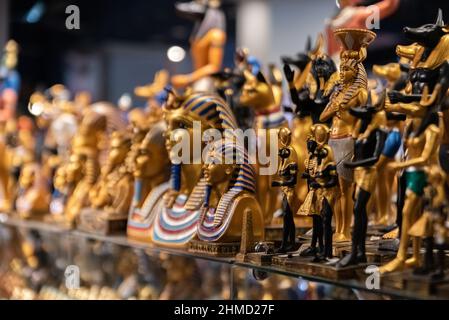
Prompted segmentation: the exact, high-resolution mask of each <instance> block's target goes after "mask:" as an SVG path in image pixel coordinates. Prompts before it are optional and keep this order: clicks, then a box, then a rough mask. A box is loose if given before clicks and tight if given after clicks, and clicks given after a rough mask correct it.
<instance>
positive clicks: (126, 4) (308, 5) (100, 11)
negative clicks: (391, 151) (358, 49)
mask: <svg viewBox="0 0 449 320" xmlns="http://www.w3.org/2000/svg"><path fill="white" fill-rule="evenodd" d="M175 2H176V1H174V0H114V1H107V0H90V1H88V0H70V1H69V0H14V1H12V0H0V44H1V45H2V46H3V44H4V43H5V42H6V40H7V39H9V38H12V39H15V40H16V41H17V42H18V43H19V45H20V56H19V67H18V70H19V72H20V74H21V76H22V90H21V93H20V102H19V107H18V111H19V113H25V112H26V110H27V108H26V105H27V103H28V99H29V96H30V94H31V93H32V92H34V91H35V90H36V89H45V88H47V87H49V86H51V85H53V84H55V83H64V84H66V85H67V87H68V88H69V89H70V90H71V91H72V92H77V91H80V90H88V91H90V92H91V94H92V96H93V99H94V100H109V101H112V102H116V101H117V99H118V98H119V97H120V96H121V95H122V94H123V93H126V92H129V93H131V92H132V91H133V88H134V87H135V86H137V85H142V84H145V83H148V82H150V81H151V80H152V78H153V75H154V73H155V72H156V71H157V70H159V69H161V68H166V69H168V70H169V71H170V73H171V74H173V73H183V72H189V71H190V70H191V68H192V67H191V61H190V59H189V54H188V49H189V35H190V32H191V30H192V27H193V26H192V23H190V22H189V21H186V20H184V19H182V18H180V17H178V16H177V15H176V13H175V10H174V3H175ZM222 2H223V3H222V6H223V8H224V11H225V13H226V17H227V33H228V41H227V44H226V55H225V60H224V65H225V66H232V65H233V55H234V51H235V49H236V47H240V46H243V47H248V48H249V49H250V52H251V54H252V55H254V56H256V57H258V58H259V59H260V60H261V61H262V62H263V63H264V64H267V63H271V62H273V63H276V64H278V65H280V59H279V57H280V56H281V55H294V54H296V53H297V52H299V51H303V50H304V47H305V43H306V40H307V37H308V36H312V37H313V38H316V35H317V34H318V33H319V32H322V31H323V30H324V23H325V21H326V19H329V18H331V17H333V16H334V15H335V14H336V13H337V12H338V7H337V4H336V1H335V0H320V1H316V0H223V1H222ZM375 2H377V1H361V3H360V4H359V5H367V4H371V3H375ZM69 5H77V6H78V7H79V8H80V17H81V24H80V30H68V29H66V26H65V21H66V18H67V16H68V14H66V13H65V10H66V7H67V6H69ZM438 8H442V9H443V12H444V13H445V14H446V16H447V19H449V1H448V0H432V1H429V0H401V1H400V5H399V8H398V10H397V11H396V12H395V13H394V14H393V15H392V16H390V17H388V18H386V19H384V20H382V21H381V24H380V30H376V32H377V33H378V39H377V40H376V41H375V42H374V43H373V45H372V46H371V47H370V50H369V55H368V57H369V58H368V60H367V64H368V65H372V64H373V63H386V62H389V61H392V60H395V59H396V58H395V54H394V47H395V45H396V44H397V43H407V40H406V39H403V37H402V28H403V27H404V26H419V25H422V24H424V23H430V22H434V20H435V18H436V14H437V9H438ZM172 46H179V47H181V48H183V49H184V50H186V51H187V54H186V57H185V59H183V60H182V61H179V62H173V61H170V59H168V57H167V50H168V49H169V48H171V47H172ZM142 103H143V102H142ZM137 104H138V103H137Z"/></svg>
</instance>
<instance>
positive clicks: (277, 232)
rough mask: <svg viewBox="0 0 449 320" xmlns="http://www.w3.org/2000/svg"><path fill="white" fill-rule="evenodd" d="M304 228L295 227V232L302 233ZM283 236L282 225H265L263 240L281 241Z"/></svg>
mask: <svg viewBox="0 0 449 320" xmlns="http://www.w3.org/2000/svg"><path fill="white" fill-rule="evenodd" d="M303 233H304V228H300V227H296V231H295V234H297V235H299V234H303ZM282 236H283V227H282V225H270V226H266V227H265V241H269V242H276V241H279V242H280V241H281V240H282Z"/></svg>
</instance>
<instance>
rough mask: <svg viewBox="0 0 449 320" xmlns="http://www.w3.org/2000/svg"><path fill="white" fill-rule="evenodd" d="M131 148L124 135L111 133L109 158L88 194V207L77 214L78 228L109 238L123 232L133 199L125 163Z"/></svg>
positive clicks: (126, 136) (130, 176) (130, 179)
mask: <svg viewBox="0 0 449 320" xmlns="http://www.w3.org/2000/svg"><path fill="white" fill-rule="evenodd" d="M130 147H131V139H130V137H129V135H128V134H127V133H126V132H119V131H116V132H113V133H112V136H111V144H110V149H109V156H108V159H107V161H106V165H105V166H104V167H103V168H102V172H101V175H100V177H99V178H98V180H97V182H96V183H95V185H94V186H93V187H92V188H91V190H90V191H89V202H88V204H89V207H88V208H84V209H82V210H81V212H80V216H79V223H78V228H79V229H82V230H86V231H89V232H95V233H102V234H111V233H116V232H120V231H124V230H125V229H126V220H127V215H128V210H129V207H130V205H131V199H132V195H133V181H132V180H133V177H132V172H130V171H129V168H128V167H127V165H126V162H125V159H126V157H127V155H128V151H129V149H130Z"/></svg>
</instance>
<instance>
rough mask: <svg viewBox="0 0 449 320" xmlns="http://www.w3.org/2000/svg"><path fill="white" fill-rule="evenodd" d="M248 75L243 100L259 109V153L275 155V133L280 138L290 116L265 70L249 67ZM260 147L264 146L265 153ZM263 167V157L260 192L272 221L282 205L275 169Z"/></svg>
mask: <svg viewBox="0 0 449 320" xmlns="http://www.w3.org/2000/svg"><path fill="white" fill-rule="evenodd" d="M244 75H245V84H244V86H243V90H242V94H241V96H240V103H241V104H243V105H245V106H249V107H251V108H253V109H254V111H255V119H254V124H253V128H254V129H255V130H257V132H256V134H257V138H258V139H259V142H258V145H257V149H258V150H257V151H258V154H259V155H260V154H265V155H270V156H271V155H272V153H274V152H277V150H274V151H273V150H271V149H272V148H273V146H271V143H270V141H271V137H272V136H275V137H276V140H277V135H278V130H279V128H281V127H287V120H286V119H285V117H284V114H283V112H282V110H281V108H280V105H278V104H277V103H276V99H275V98H274V94H273V90H272V88H271V86H270V84H269V83H268V82H267V81H266V79H265V77H264V76H263V74H262V73H261V72H259V73H258V74H257V76H254V75H253V74H252V73H251V72H249V71H248V70H245V71H244ZM262 143H264V144H262ZM260 150H263V151H262V153H261V152H260ZM272 151H273V152H272ZM258 159H259V157H258ZM263 169H265V170H266V169H267V165H266V164H261V163H260V161H259V163H258V164H257V167H256V172H257V195H258V200H259V203H260V205H261V206H262V211H263V213H264V220H265V225H270V224H271V222H272V219H273V214H274V213H275V211H276V210H277V209H278V208H279V207H280V203H279V199H280V194H279V190H278V189H276V188H272V187H271V179H272V177H271V176H272V175H274V174H275V172H273V173H272V174H271V175H269V174H267V173H265V174H260V173H261V170H263ZM276 169H277V168H276Z"/></svg>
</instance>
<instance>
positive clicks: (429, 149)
mask: <svg viewBox="0 0 449 320" xmlns="http://www.w3.org/2000/svg"><path fill="white" fill-rule="evenodd" d="M424 134H425V135H426V144H425V146H424V149H423V151H422V153H421V156H419V157H417V158H414V159H411V160H408V161H405V162H394V163H390V165H389V166H390V167H392V168H393V169H402V168H407V167H412V166H423V165H425V164H426V163H427V161H428V160H429V159H430V157H431V156H432V154H434V153H435V152H436V149H437V148H438V137H439V135H440V130H439V129H438V127H437V126H435V125H430V126H429V128H428V129H427V130H426V132H425V133H424Z"/></svg>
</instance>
